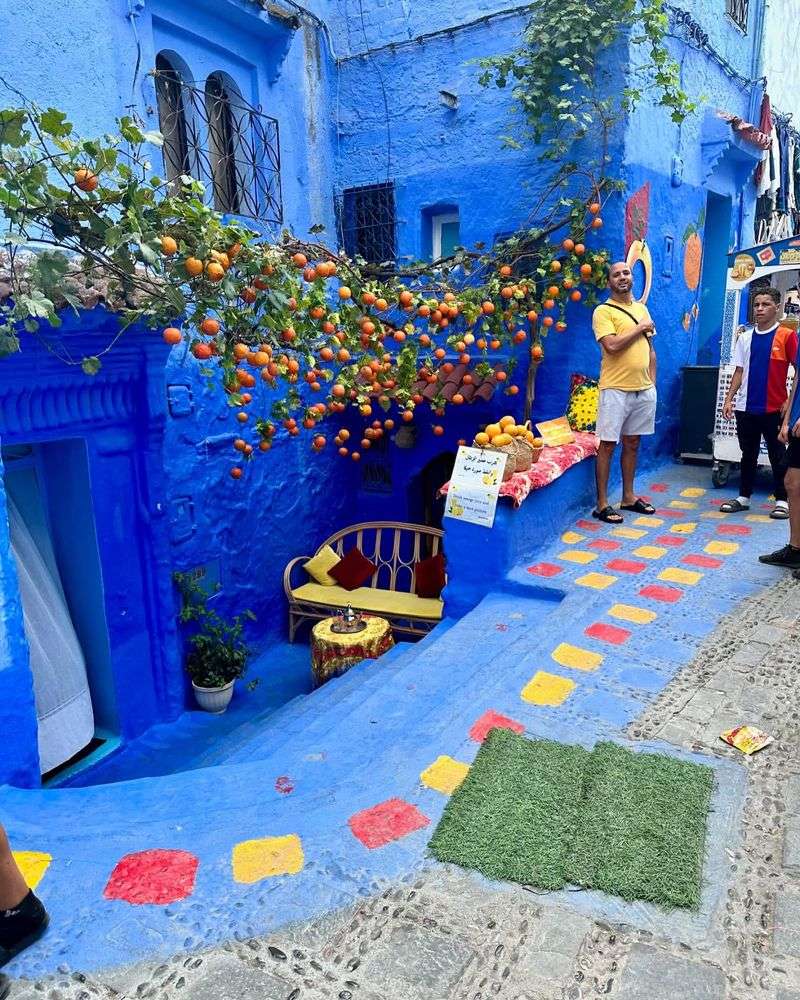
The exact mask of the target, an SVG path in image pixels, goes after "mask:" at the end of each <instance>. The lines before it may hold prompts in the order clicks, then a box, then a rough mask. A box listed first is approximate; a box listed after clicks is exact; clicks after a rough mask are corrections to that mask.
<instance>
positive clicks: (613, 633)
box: [584, 622, 631, 646]
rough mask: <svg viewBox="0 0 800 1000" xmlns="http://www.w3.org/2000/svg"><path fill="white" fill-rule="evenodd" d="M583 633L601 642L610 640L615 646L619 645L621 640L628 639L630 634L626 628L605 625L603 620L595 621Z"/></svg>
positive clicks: (625, 640)
mask: <svg viewBox="0 0 800 1000" xmlns="http://www.w3.org/2000/svg"><path fill="white" fill-rule="evenodd" d="M584 633H585V634H586V635H588V636H590V638H592V639H600V640H601V641H602V642H610V643H613V644H614V645H615V646H621V645H622V643H623V642H627V641H628V639H630V637H631V634H630V632H629V631H628V630H627V629H626V628H619V627H618V626H617V625H606V623H605V622H595V623H594V625H590V626H589V627H588V628H587V629H584Z"/></svg>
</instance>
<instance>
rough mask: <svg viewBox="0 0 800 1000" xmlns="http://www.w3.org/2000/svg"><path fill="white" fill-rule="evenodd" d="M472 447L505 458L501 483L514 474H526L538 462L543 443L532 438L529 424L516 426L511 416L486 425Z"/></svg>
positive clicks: (476, 436) (539, 439) (532, 434)
mask: <svg viewBox="0 0 800 1000" xmlns="http://www.w3.org/2000/svg"><path fill="white" fill-rule="evenodd" d="M474 446H475V447H476V448H487V449H490V450H492V451H501V452H503V453H504V454H505V455H506V456H507V457H506V467H505V472H504V473H503V481H504V482H505V481H506V480H507V479H510V478H511V477H512V476H513V475H514V473H515V472H527V471H528V469H530V467H531V466H532V465H533V463H534V462H538V461H539V455H541V453H542V447H543V441H542V439H541V438H537V437H535V436H534V433H533V431H532V430H531V428H530V422H528V423H526V424H518V423H517V422H516V420H515V419H514V418H513V417H511V416H506V417H502V418H501V419H500V420H499V421H498V422H497V423H496V424H488V425H487V426H486V428H485V429H484V430H483V431H481V432H480V433H479V434H476V435H475V441H474Z"/></svg>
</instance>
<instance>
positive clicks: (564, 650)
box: [550, 642, 603, 670]
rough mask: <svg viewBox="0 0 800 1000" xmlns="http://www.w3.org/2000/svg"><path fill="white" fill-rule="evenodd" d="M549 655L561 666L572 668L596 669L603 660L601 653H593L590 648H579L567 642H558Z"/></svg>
mask: <svg viewBox="0 0 800 1000" xmlns="http://www.w3.org/2000/svg"><path fill="white" fill-rule="evenodd" d="M550 655H551V656H552V657H553V659H554V660H555V661H556V663H560V664H561V666H562V667H571V668H572V669H573V670H597V668H598V667H599V666H600V664H601V663H602V662H603V654H602V653H593V652H592V651H591V649H581V647H580V646H573V645H572V644H571V643H569V642H561V643H559V644H558V645H557V646H556V648H555V649H554V650H553V652H552V653H551V654H550Z"/></svg>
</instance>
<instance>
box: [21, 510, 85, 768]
mask: <svg viewBox="0 0 800 1000" xmlns="http://www.w3.org/2000/svg"><path fill="white" fill-rule="evenodd" d="M6 500H7V502H8V523H9V527H10V529H11V552H12V553H13V555H14V559H15V561H16V564H17V572H18V574H19V589H20V596H21V598H22V612H23V617H24V619H25V635H26V637H27V639H28V646H29V647H30V656H31V671H32V673H33V688H34V693H35V696H36V716H37V718H38V721H39V759H40V764H41V769H42V773H45V772H46V771H50V770H52V769H53V768H54V767H58V765H59V764H63V763H64V761H66V760H69V759H70V757H72V756H74V755H75V754H76V753H77V752H78V751H79V750H82V749H83V747H85V746H86V745H87V743H89V742H90V741H91V739H92V737H93V736H94V714H93V712H92V699H91V696H90V693H89V682H88V680H87V678H86V663H85V661H84V658H83V653H82V651H81V647H80V643H79V642H78V637H77V635H76V634H75V629H74V627H73V625H72V619H71V618H70V614H69V609H68V607H67V602H66V598H65V597H64V588H63V587H62V585H61V579H60V577H59V573H58V567H57V566H56V561H55V556H54V554H53V549H52V545H51V544H50V537H49V534H48V532H47V526H46V524H45V523H44V517H43V514H42V512H40V511H37V510H36V509H35V508H33V509H26V511H25V515H24V516H23V514H22V513H21V512H20V510H19V509H18V508H17V506H16V504H15V503H14V501H13V500H12V498H11V496H10V495H7V496H6ZM26 518H28V519H30V520H29V522H28V523H26ZM34 521H36V522H38V521H41V522H42V523H41V524H39V523H34ZM37 539H38V543H37Z"/></svg>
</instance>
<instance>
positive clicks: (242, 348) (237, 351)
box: [233, 344, 250, 361]
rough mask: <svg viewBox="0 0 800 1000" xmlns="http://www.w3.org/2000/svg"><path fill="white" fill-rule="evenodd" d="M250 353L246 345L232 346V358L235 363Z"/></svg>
mask: <svg viewBox="0 0 800 1000" xmlns="http://www.w3.org/2000/svg"><path fill="white" fill-rule="evenodd" d="M249 353H250V348H249V347H248V346H247V344H234V345H233V356H234V357H235V358H236V360H237V361H242V360H243V359H244V358H246V357H247V355H248V354H249Z"/></svg>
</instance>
